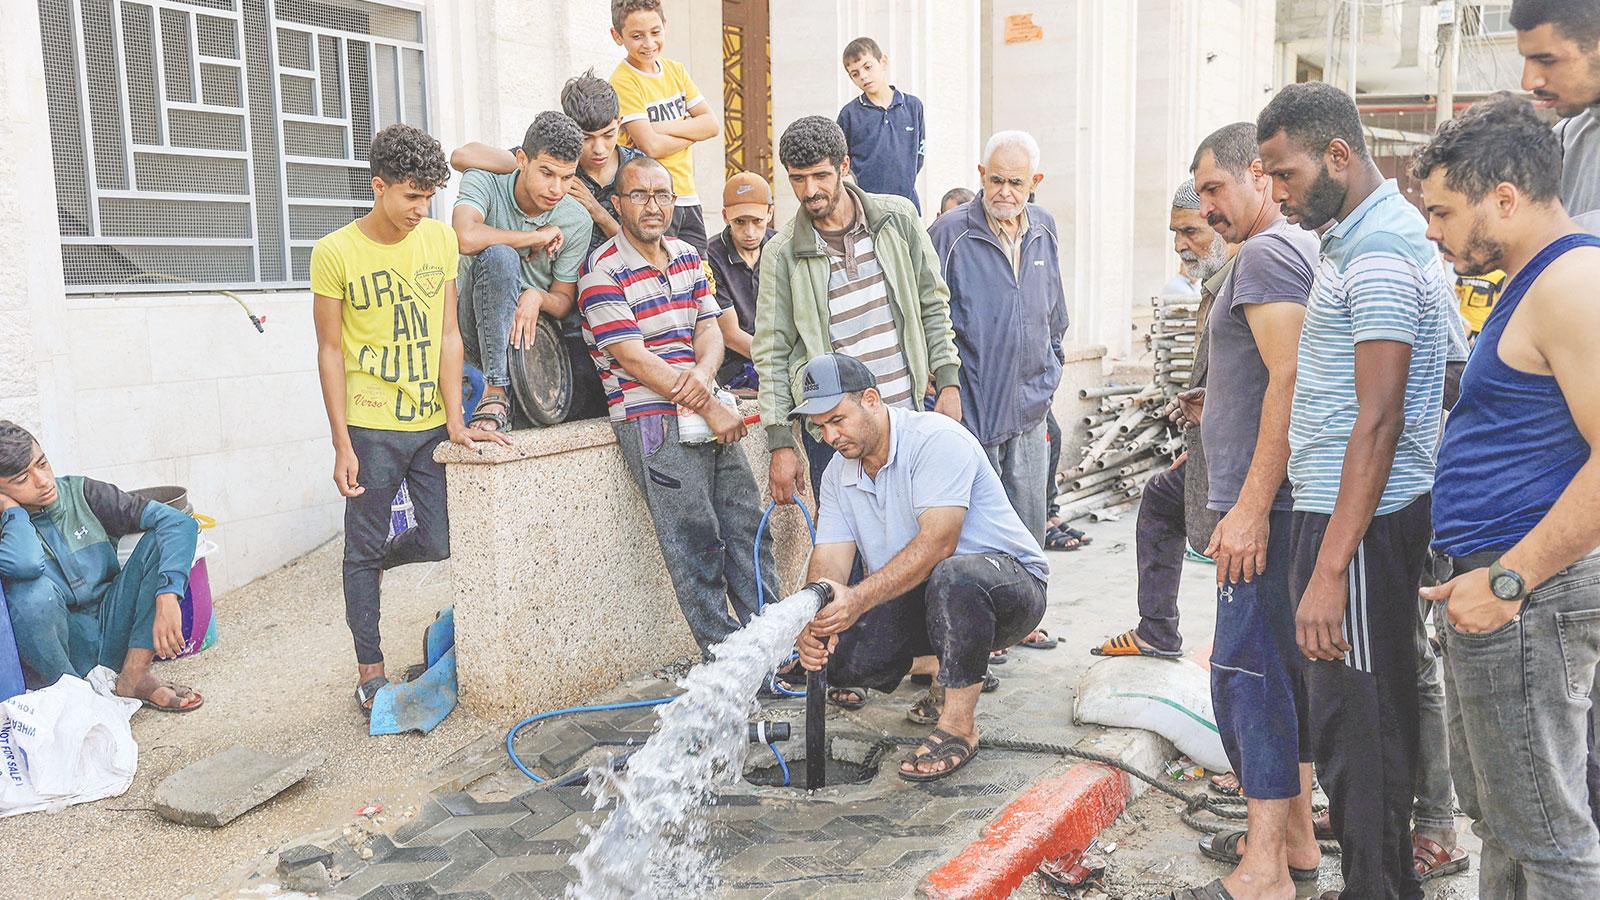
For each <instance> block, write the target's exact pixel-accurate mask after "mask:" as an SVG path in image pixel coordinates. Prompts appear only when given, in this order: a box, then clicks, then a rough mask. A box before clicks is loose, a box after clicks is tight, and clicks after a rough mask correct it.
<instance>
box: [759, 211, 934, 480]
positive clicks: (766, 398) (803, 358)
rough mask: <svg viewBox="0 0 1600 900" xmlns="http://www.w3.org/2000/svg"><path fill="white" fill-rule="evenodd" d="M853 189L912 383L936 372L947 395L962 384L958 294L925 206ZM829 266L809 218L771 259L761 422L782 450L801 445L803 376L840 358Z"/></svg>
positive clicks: (777, 239)
mask: <svg viewBox="0 0 1600 900" xmlns="http://www.w3.org/2000/svg"><path fill="white" fill-rule="evenodd" d="M844 187H845V190H848V191H849V192H850V193H852V194H854V195H855V197H856V199H857V200H859V201H860V202H861V209H862V211H863V212H864V213H865V214H866V217H867V230H868V231H869V232H871V234H872V248H873V255H874V256H875V257H876V258H877V260H878V265H879V266H881V267H882V268H883V277H884V281H885V282H886V283H887V285H888V288H889V308H890V310H891V312H892V313H893V315H894V324H895V330H896V331H897V332H898V333H899V335H900V350H901V352H902V353H904V354H905V358H906V367H907V368H908V369H910V371H911V384H912V385H913V386H921V385H925V384H927V383H928V373H929V372H932V373H933V374H934V382H935V386H936V388H938V389H943V388H945V387H948V386H950V385H955V384H957V383H958V378H957V375H958V373H959V371H960V366H961V360H960V357H958V356H957V354H956V341H955V332H954V331H952V330H951V327H950V290H949V289H948V288H947V287H945V283H944V278H943V277H942V276H941V275H940V274H939V255H938V254H937V253H936V252H934V249H933V243H932V242H931V241H930V240H929V239H928V232H927V231H925V230H924V229H923V227H922V222H921V220H920V219H918V217H917V211H916V208H915V207H913V206H912V205H911V201H909V200H907V199H905V198H903V197H895V196H889V195H885V194H869V193H867V192H865V191H863V190H861V189H860V188H858V187H856V186H855V185H853V184H848V183H847V184H845V186H844ZM829 268H830V264H829V261H828V255H827V253H826V252H825V251H824V250H823V249H822V242H821V240H820V239H819V238H818V237H817V232H816V229H815V228H814V227H812V225H811V220H810V219H809V218H807V217H806V215H805V212H804V211H803V210H802V211H800V212H798V213H796V214H795V216H794V218H793V219H791V220H790V221H789V224H787V225H785V226H784V227H783V229H782V230H781V231H779V232H778V233H777V234H776V235H774V236H773V238H772V240H770V241H768V242H767V245H766V247H764V248H763V249H762V251H761V281H760V286H759V288H758V291H757V294H756V333H755V342H754V344H753V347H752V349H753V351H754V354H755V365H756V375H757V376H758V377H759V378H760V380H761V387H760V394H759V403H760V407H761V424H762V426H763V427H765V428H766V430H767V444H768V446H769V447H771V448H773V449H777V448H779V447H794V446H795V439H794V431H793V430H792V429H791V427H790V424H789V412H790V411H791V410H793V409H794V408H795V407H796V406H798V405H799V403H800V400H801V391H800V370H801V369H803V368H805V364H806V363H808V362H810V361H811V359H812V358H813V357H816V356H820V355H822V354H824V353H830V352H832V351H833V341H832V339H831V337H830V336H829V332H828V324H829V315H828V272H829ZM808 427H809V426H808Z"/></svg>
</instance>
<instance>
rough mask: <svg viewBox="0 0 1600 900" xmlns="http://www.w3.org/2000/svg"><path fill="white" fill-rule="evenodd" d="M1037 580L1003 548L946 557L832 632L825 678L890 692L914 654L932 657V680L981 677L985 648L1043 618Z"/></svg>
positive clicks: (1008, 642)
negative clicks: (935, 661)
mask: <svg viewBox="0 0 1600 900" xmlns="http://www.w3.org/2000/svg"><path fill="white" fill-rule="evenodd" d="M1044 604H1045V585H1044V582H1042V581H1040V580H1039V579H1037V578H1035V577H1034V576H1033V573H1031V572H1029V571H1028V570H1027V569H1025V568H1023V567H1022V564H1021V563H1019V562H1017V561H1016V560H1015V559H1012V558H1011V557H1009V556H1006V555H1005V554H1003V553H972V554H966V555H962V556H951V557H949V558H947V559H945V560H943V561H942V562H940V563H939V564H938V565H936V566H934V567H933V573H932V574H931V575H929V576H928V580H927V581H925V582H923V583H922V584H920V585H917V586H916V587H914V588H912V589H911V590H909V591H907V592H905V593H904V594H901V595H900V596H898V597H896V598H894V599H893V600H890V601H889V602H887V603H884V604H883V605H881V606H878V607H876V608H875V609H871V610H869V611H868V612H867V613H866V615H864V616H862V617H861V618H860V619H858V620H857V621H856V623H855V624H854V625H852V626H850V628H849V630H847V631H845V632H844V633H843V634H841V635H839V643H838V646H836V647H835V648H834V651H833V655H832V656H831V657H830V658H829V660H828V679H829V681H830V682H831V683H833V684H841V685H845V684H848V685H865V686H867V687H870V688H876V689H878V690H880V691H883V692H885V693H891V692H893V691H894V689H895V687H897V686H898V685H899V684H900V680H901V679H902V678H904V677H905V676H906V673H907V672H909V671H911V661H912V660H913V659H915V658H917V657H919V656H937V657H939V683H940V684H942V685H944V686H945V687H947V688H964V687H970V686H971V685H974V684H978V683H980V682H982V681H983V676H984V675H985V674H986V673H987V672H988V671H989V653H990V651H993V650H999V649H1001V648H1003V647H1010V646H1012V645H1013V644H1016V643H1017V642H1018V641H1021V640H1022V639H1023V638H1025V637H1027V636H1028V633H1029V632H1031V631H1033V629H1034V628H1036V627H1038V625H1039V620H1041V619H1043V618H1044Z"/></svg>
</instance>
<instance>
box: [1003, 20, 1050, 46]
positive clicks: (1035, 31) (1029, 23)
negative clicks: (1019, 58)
mask: <svg viewBox="0 0 1600 900" xmlns="http://www.w3.org/2000/svg"><path fill="white" fill-rule="evenodd" d="M1040 40H1044V29H1043V28H1040V27H1039V26H1038V25H1035V24H1034V23H1033V13H1021V14H1020V15H1015V16H1006V43H1008V44H1025V43H1027V42H1028V41H1040Z"/></svg>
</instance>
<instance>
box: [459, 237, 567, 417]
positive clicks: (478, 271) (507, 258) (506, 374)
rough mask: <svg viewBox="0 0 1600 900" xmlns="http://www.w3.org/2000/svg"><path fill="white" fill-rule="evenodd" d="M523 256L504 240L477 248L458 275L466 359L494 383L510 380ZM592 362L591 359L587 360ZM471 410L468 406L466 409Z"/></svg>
mask: <svg viewBox="0 0 1600 900" xmlns="http://www.w3.org/2000/svg"><path fill="white" fill-rule="evenodd" d="M521 285H522V257H521V256H520V255H519V254H518V253H517V251H516V250H515V249H513V248H511V247H507V246H505V245H504V244H495V245H493V246H490V247H485V248H483V249H482V250H480V251H479V252H478V256H477V259H476V260H474V261H473V264H472V269H471V271H470V272H468V274H467V277H465V278H463V279H461V284H460V287H459V292H460V297H459V302H457V304H456V319H457V321H458V323H459V324H460V326H461V343H462V345H463V346H464V347H465V348H466V355H467V361H468V362H471V363H474V364H475V365H477V367H478V368H480V369H482V370H483V380H484V382H486V383H487V384H489V385H491V386H493V387H507V386H509V385H510V384H511V369H510V366H509V364H508V363H507V358H508V357H509V356H510V348H511V320H512V318H513V317H514V316H515V315H516V313H517V297H519V296H520V295H521V294H522V287H521ZM590 365H591V366H593V363H591V364H590ZM467 412H468V414H469V415H470V414H471V412H472V411H471V410H467Z"/></svg>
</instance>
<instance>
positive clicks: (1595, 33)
mask: <svg viewBox="0 0 1600 900" xmlns="http://www.w3.org/2000/svg"><path fill="white" fill-rule="evenodd" d="M1544 24H1550V25H1554V26H1555V28H1556V30H1557V31H1559V32H1561V34H1562V35H1563V36H1564V37H1566V38H1567V40H1570V41H1574V42H1576V43H1579V44H1593V43H1594V42H1596V41H1600V0H1516V2H1514V3H1512V4H1511V27H1512V28H1515V29H1516V30H1518V31H1532V30H1533V29H1535V28H1538V27H1539V26H1540V25H1544ZM1590 49H1592V48H1590Z"/></svg>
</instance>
